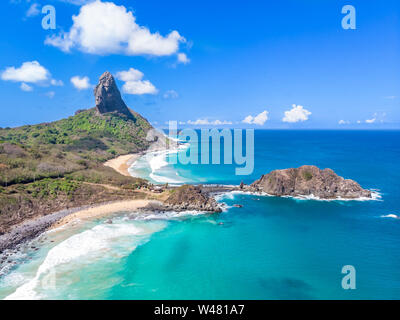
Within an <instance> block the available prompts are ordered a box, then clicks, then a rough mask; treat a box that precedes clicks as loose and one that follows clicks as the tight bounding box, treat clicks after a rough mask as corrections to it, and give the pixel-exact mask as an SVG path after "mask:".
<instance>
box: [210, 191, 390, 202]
mask: <svg viewBox="0 0 400 320" xmlns="http://www.w3.org/2000/svg"><path fill="white" fill-rule="evenodd" d="M370 191H371V198H368V197H359V198H354V199H347V198H341V197H338V198H335V199H322V198H319V197H316V196H314V195H313V194H311V195H307V196H295V197H294V196H281V197H282V198H291V199H296V200H315V201H383V200H382V195H381V193H379V192H378V191H377V190H370ZM238 194H246V195H253V196H263V197H275V196H274V195H272V194H268V193H265V192H253V191H239V190H235V191H227V192H223V193H221V194H217V195H216V196H215V199H216V200H217V201H220V200H222V199H230V200H233V199H234V197H235V195H238Z"/></svg>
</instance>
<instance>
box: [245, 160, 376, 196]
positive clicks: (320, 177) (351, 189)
mask: <svg viewBox="0 0 400 320" xmlns="http://www.w3.org/2000/svg"><path fill="white" fill-rule="evenodd" d="M250 188H251V189H254V190H255V191H262V192H266V193H268V194H271V195H276V196H309V195H314V196H316V197H319V198H321V199H335V198H344V199H355V198H360V197H367V198H371V191H369V190H365V189H363V188H362V187H361V186H360V185H359V184H358V183H357V182H355V181H353V180H350V179H344V178H342V177H340V176H338V175H337V174H336V173H335V172H334V171H333V170H331V169H324V170H321V169H319V168H317V167H316V166H302V167H300V168H290V169H284V170H274V171H272V172H270V173H269V174H267V175H263V176H262V177H261V178H260V179H259V180H257V181H255V182H254V183H252V184H251V186H250Z"/></svg>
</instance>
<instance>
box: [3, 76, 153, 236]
mask: <svg viewBox="0 0 400 320" xmlns="http://www.w3.org/2000/svg"><path fill="white" fill-rule="evenodd" d="M95 98H96V107H95V108H93V109H89V110H83V111H79V112H77V114H75V115H74V116H71V117H69V118H67V119H62V120H59V121H55V122H51V123H42V124H37V125H26V126H22V127H17V128H5V129H0V234H1V233H3V232H5V230H7V228H8V227H10V226H11V225H14V224H16V223H18V222H20V221H22V220H24V219H25V218H26V217H31V216H35V215H41V214H46V213H50V212H53V211H55V210H59V209H64V208H68V207H72V206H78V205H84V204H93V203H96V202H104V201H111V200H119V199H121V198H132V197H138V196H142V197H143V194H142V195H139V194H137V193H135V190H137V189H138V188H140V187H142V186H144V185H147V182H146V181H145V180H142V179H137V178H132V177H126V176H123V175H121V174H119V173H118V172H116V171H114V170H113V169H111V168H109V167H106V166H104V165H103V163H104V162H105V161H106V160H109V159H111V158H115V157H117V156H119V155H124V154H129V153H134V152H138V151H143V150H146V149H147V148H148V147H149V145H150V142H149V141H147V140H146V135H147V132H148V131H149V130H150V129H151V128H152V126H151V125H150V124H149V122H148V121H147V120H146V119H144V118H143V117H142V116H140V115H139V114H137V113H136V112H134V111H132V110H130V109H128V108H127V107H126V105H125V103H124V102H123V101H122V99H121V96H120V93H119V91H118V88H117V87H116V84H115V81H114V79H113V77H112V76H111V74H109V73H107V72H106V73H105V74H103V75H102V77H101V78H100V83H99V85H98V86H97V87H96V89H95ZM99 106H101V108H99ZM115 106H117V107H115ZM100 110H102V112H101V111H100Z"/></svg>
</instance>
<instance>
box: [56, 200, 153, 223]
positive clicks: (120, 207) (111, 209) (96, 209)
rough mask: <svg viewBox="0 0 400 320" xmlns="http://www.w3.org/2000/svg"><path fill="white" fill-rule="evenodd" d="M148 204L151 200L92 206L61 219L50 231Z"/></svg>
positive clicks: (123, 201)
mask: <svg viewBox="0 0 400 320" xmlns="http://www.w3.org/2000/svg"><path fill="white" fill-rule="evenodd" d="M150 202H151V200H121V201H116V202H111V203H105V204H100V205H94V206H92V207H90V208H84V209H82V210H78V211H76V212H74V213H71V214H69V215H67V216H65V217H63V218H62V219H60V220H59V221H57V222H56V223H55V224H53V226H52V227H51V229H55V228H60V227H62V226H64V225H66V224H68V223H70V222H72V221H75V220H90V219H93V218H100V217H104V216H107V215H108V214H114V213H118V212H124V211H135V210H138V209H141V208H144V207H146V206H147V205H148V204H149V203H150Z"/></svg>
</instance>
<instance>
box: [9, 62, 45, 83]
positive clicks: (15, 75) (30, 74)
mask: <svg viewBox="0 0 400 320" xmlns="http://www.w3.org/2000/svg"><path fill="white" fill-rule="evenodd" d="M1 79H2V80H5V81H15V82H28V83H38V82H44V81H47V80H50V72H49V71H48V70H47V69H46V68H45V67H43V66H41V65H40V63H39V62H37V61H31V62H24V63H23V64H22V66H21V67H19V68H15V67H8V68H6V69H5V70H4V71H3V72H2V74H1Z"/></svg>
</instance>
